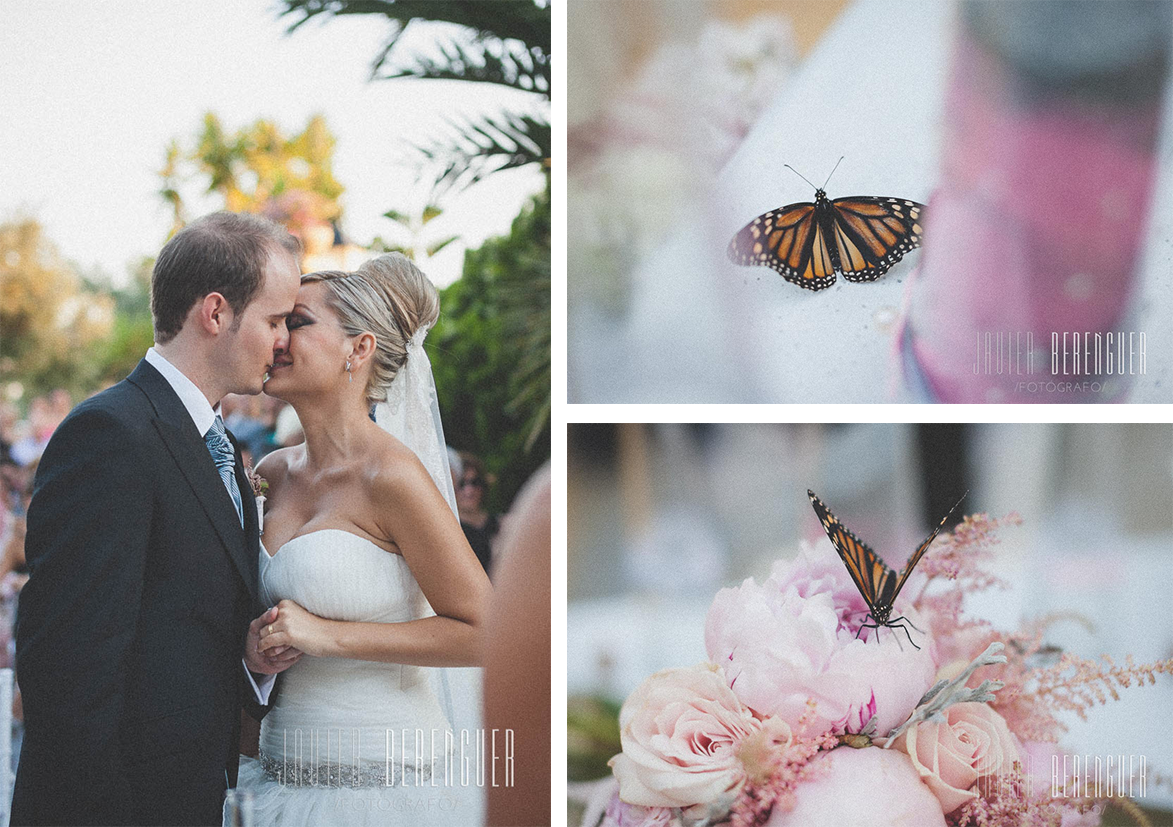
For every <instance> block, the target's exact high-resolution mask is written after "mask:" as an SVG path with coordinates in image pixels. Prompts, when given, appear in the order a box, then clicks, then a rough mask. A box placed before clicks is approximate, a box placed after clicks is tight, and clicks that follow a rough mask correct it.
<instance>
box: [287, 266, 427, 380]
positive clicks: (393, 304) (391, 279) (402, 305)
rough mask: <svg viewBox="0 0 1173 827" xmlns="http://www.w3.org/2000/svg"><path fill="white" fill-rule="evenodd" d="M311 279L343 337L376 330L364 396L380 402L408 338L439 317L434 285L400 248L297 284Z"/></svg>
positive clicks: (310, 276)
mask: <svg viewBox="0 0 1173 827" xmlns="http://www.w3.org/2000/svg"><path fill="white" fill-rule="evenodd" d="M313 282H321V283H322V284H324V285H325V286H326V302H327V304H329V305H330V308H331V309H332V310H333V311H334V312H335V313H336V314H338V318H339V320H340V321H341V322H342V329H343V330H344V331H346V335H347V336H358V335H360V334H362V333H368V332H369V333H373V334H374V335H375V355H374V358H373V360H372V361H371V375H370V379H369V380H368V381H367V389H366V397H367V401H368V402H371V403H375V402H382V401H384V400H385V399H386V398H387V389H388V388H389V387H391V381H392V380H393V379H394V378H395V375H396V374H397V373H399V369H400V368H402V367H403V365H404V363H405V362H406V361H407V343H408V340H409V339H411V337H412V336H413V335H415V333H416V331H418V330H419V329H420V328H424V329H427V328H430V327H431V326H432V325H433V324H435V323H436V319H437V318H439V316H440V297H439V296H438V295H437V294H436V288H435V287H434V286H433V285H432V283H431V282H430V281H429V280H428V277H427V276H425V275H424V274H423V272H422V271H421V270H420V269H419V268H418V267H416V266H415V264H414V263H413V262H412V260H411V259H409V258H408V257H407V256H405V255H403V254H401V253H386V254H384V255H381V256H379V257H378V258H373V259H371V260H370V261H367V262H365V263H364V264H363V265H362V266H361V267H359V268H358V270H356V271H355V272H353V273H344V272H341V271H338V270H323V271H321V272H317V273H308V274H306V275H304V276H302V277H301V283H302V284H311V283H313Z"/></svg>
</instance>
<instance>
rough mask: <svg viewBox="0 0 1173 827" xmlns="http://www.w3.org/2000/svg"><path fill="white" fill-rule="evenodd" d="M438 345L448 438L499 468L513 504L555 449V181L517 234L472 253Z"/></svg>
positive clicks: (445, 309)
mask: <svg viewBox="0 0 1173 827" xmlns="http://www.w3.org/2000/svg"><path fill="white" fill-rule="evenodd" d="M440 308H441V314H440V320H439V322H437V324H436V327H435V328H434V329H433V331H432V333H431V335H430V336H429V337H428V342H429V343H430V344H431V345H432V348H433V353H432V357H431V358H432V367H433V369H434V371H435V376H436V386H437V393H438V394H439V397H440V410H441V412H442V413H443V415H444V428H445V435H446V437H447V439H448V443H449V444H450V445H452V446H454V447H456V448H460V449H462V450H468V451H472V452H473V453H475V454H478V455H479V456H481V458H482V459H484V461H485V465H486V467H487V468H488V470H489V471H490V472H492V473H494V474H496V475H497V478H498V484H497V486H496V488H495V489H494V490H493V491H492V492H491V500H490V503H489V507H490V508H496V509H501V508H504V507H505V506H506V505H507V504H508V503H509V502H510V501H511V500H512V498H513V496H514V495H515V494H516V493H517V490H518V489H519V488H520V487H521V485H522V483H524V482H525V481H526V480H527V479H528V478H529V477H530V475H532V474H533V472H534V471H535V470H537V468H538V467H539V466H540V465H541V464H542V463H543V462H544V461H545V460H546V459H547V458H548V457H549V455H550V188H549V179H548V178H547V184H546V190H545V192H543V193H541V194H540V195H538V196H536V197H535V198H534V199H533V202H532V203H531V205H530V206H529V207H528V208H527V209H526V210H524V211H523V212H522V214H521V215H519V216H518V217H517V219H516V220H515V221H514V222H513V227H512V229H511V232H510V234H509V235H507V236H502V237H499V238H492V239H489V240H488V241H486V242H485V244H484V245H483V246H482V247H481V248H480V249H477V250H470V251H468V252H467V253H466V254H465V259H464V275H463V276H462V277H461V279H460V280H459V281H457V282H455V283H454V284H452V285H451V286H449V287H447V288H445V289H444V290H443V291H442V292H441V295H440Z"/></svg>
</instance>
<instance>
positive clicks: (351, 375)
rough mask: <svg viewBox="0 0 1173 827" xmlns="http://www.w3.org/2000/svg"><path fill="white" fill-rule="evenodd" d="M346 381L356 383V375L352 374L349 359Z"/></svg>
mask: <svg viewBox="0 0 1173 827" xmlns="http://www.w3.org/2000/svg"><path fill="white" fill-rule="evenodd" d="M346 381H347V382H353V381H354V374H353V373H351V372H350V360H349V359H347V360H346Z"/></svg>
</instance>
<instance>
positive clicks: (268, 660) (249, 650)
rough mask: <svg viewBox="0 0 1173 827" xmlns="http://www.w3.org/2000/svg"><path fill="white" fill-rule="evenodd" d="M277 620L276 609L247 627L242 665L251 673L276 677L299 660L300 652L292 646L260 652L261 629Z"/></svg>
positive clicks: (272, 609) (270, 610)
mask: <svg viewBox="0 0 1173 827" xmlns="http://www.w3.org/2000/svg"><path fill="white" fill-rule="evenodd" d="M276 620H277V607H276V606H274V607H273V608H271V609H269V610H268V611H267V612H265V613H264V614H263V615H261V616H260V617H258V618H257V619H256V620H254V621H253V622H252V623H250V624H249V625H248V636H247V637H246V638H245V641H244V663H245V665H246V666H247V667H248V668H249V670H250V671H252V672H259V673H260V674H262V675H276V674H277V673H278V672H284V671H285V670H286V669H288V668H289V667H290V666H293V664H295V663H297V662H298V661H299V660H301V656H302V652H301V650H300V649H295V648H294V647H292V646H278V647H274V648H272V649H269V650H267V651H265V652H261V651H260V650H259V648H258V646H259V644H260V642H261V629H263V628H264V627H265V626H267V625H268V624H270V623H273V622H275V621H276Z"/></svg>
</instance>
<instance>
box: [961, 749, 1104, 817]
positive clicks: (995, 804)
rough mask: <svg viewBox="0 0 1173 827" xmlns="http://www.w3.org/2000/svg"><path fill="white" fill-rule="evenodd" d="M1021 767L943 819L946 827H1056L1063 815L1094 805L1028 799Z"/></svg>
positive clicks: (1085, 800) (1071, 800)
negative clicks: (945, 820) (945, 821)
mask: <svg viewBox="0 0 1173 827" xmlns="http://www.w3.org/2000/svg"><path fill="white" fill-rule="evenodd" d="M1029 792H1030V784H1029V782H1028V781H1027V779H1026V777H1025V775H1024V773H1023V768H1022V764H1021V763H1019V762H1017V761H1015V762H1014V767H1013V768H1012V769H1011V770H1010V771H1009V772H1007V773H1005V774H1004V775H1002V776H1001V777H999V778H998V779H997V781H996V783H994V784H993V785H992V786H991V787H990V788H989V789H983V790H982V791H981V795H979V796H978V797H977V798H975V799H974V800H973V801H970V802H968V803H966V804H963V805H962V806H961V807H960V808H958V809H957V810H954V811H953V812H952V813H950V814H949V815H948V816H947V817H946V818H947V820H948V822H949V825H950V827H1060V825H1061V824H1062V823H1063V816H1064V814H1067V813H1072V812H1078V813H1086V812H1088V811H1089V810H1091V808H1092V807H1094V806H1095V804H1096V803H1097V802H1096V800H1095V799H1092V798H1063V799H1057V798H1051V797H1050V796H1037V795H1036V796H1032V795H1030V794H1029Z"/></svg>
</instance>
